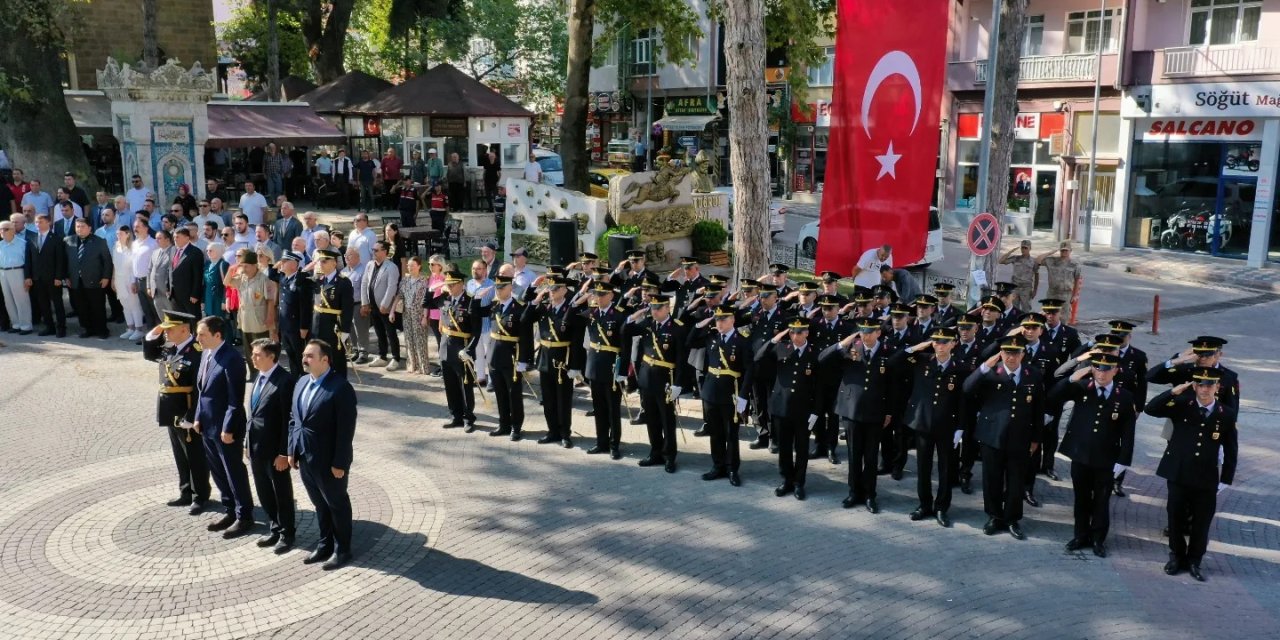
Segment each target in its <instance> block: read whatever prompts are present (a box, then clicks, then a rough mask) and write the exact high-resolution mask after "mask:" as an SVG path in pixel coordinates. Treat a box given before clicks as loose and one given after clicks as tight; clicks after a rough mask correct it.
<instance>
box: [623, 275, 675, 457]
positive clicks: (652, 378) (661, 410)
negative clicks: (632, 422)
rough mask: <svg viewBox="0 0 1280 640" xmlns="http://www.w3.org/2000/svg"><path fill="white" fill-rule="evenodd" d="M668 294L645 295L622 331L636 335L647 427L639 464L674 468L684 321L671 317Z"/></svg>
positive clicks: (639, 374) (637, 377)
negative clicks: (646, 441) (646, 451)
mask: <svg viewBox="0 0 1280 640" xmlns="http://www.w3.org/2000/svg"><path fill="white" fill-rule="evenodd" d="M672 302H673V301H672V298H671V297H670V296H668V295H666V294H662V293H659V294H655V295H653V296H650V297H649V303H648V305H647V307H646V308H644V309H641V310H639V311H636V312H635V313H633V314H632V315H631V317H629V318H628V319H627V325H626V335H627V336H628V337H638V338H639V348H640V351H639V353H640V359H639V361H638V362H636V379H637V381H638V383H639V385H640V404H641V407H642V411H643V412H644V415H645V416H646V418H647V419H646V420H645V426H646V427H648V429H649V455H648V457H646V458H645V459H643V460H641V461H640V466H642V467H655V466H658V465H662V466H663V467H664V468H665V469H666V471H667V473H675V472H676V427H677V424H676V406H675V403H676V399H677V398H679V397H680V391H681V389H680V385H679V384H677V382H678V381H679V380H678V378H677V377H676V370H677V367H679V363H680V362H681V361H682V357H683V355H684V348H685V347H684V341H685V337H686V333H687V332H686V331H685V328H684V323H683V322H681V321H679V320H676V319H674V318H672V317H671V304H672Z"/></svg>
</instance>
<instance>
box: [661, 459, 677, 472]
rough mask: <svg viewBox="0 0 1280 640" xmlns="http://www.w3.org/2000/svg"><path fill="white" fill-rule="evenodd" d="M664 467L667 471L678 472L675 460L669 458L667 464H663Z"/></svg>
mask: <svg viewBox="0 0 1280 640" xmlns="http://www.w3.org/2000/svg"><path fill="white" fill-rule="evenodd" d="M662 468H663V469H664V470H666V472H667V473H675V472H676V461H675V460H668V461H667V464H665V465H663V467H662Z"/></svg>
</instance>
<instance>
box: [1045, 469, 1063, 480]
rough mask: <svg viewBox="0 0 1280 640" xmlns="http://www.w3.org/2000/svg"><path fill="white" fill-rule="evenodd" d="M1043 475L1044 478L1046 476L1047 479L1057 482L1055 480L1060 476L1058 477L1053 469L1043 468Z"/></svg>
mask: <svg viewBox="0 0 1280 640" xmlns="http://www.w3.org/2000/svg"><path fill="white" fill-rule="evenodd" d="M1044 477H1046V478H1048V479H1050V480H1053V481H1054V482H1057V481H1058V480H1059V479H1060V478H1058V474H1056V473H1054V472H1053V469H1045V470H1044Z"/></svg>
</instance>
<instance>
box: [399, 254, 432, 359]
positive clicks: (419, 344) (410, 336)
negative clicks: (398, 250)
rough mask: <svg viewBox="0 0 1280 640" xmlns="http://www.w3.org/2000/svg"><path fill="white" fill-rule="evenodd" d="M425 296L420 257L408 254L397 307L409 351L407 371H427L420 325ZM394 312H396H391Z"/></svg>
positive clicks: (425, 351) (425, 283) (425, 347)
mask: <svg viewBox="0 0 1280 640" xmlns="http://www.w3.org/2000/svg"><path fill="white" fill-rule="evenodd" d="M426 296H427V279H426V278H424V277H422V258H419V257H418V256H410V257H409V259H408V260H407V261H406V263H405V272H404V277H403V278H401V279H400V296H399V297H400V299H399V300H398V302H399V303H400V304H399V305H396V306H397V307H398V308H399V307H402V308H403V311H402V312H401V313H403V314H404V318H403V325H404V338H405V347H406V349H407V350H408V352H409V368H408V369H407V371H408V372H409V373H420V374H426V373H427V369H428V367H427V362H428V360H427V340H428V336H427V328H426V327H424V326H422V324H423V323H422V317H423V314H425V313H426V309H423V308H422V302H423V300H424V299H426ZM392 313H396V312H392Z"/></svg>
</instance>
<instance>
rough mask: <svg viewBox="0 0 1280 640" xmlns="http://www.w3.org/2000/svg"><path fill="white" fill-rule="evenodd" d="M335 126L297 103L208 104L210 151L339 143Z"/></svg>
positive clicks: (341, 136) (344, 138)
mask: <svg viewBox="0 0 1280 640" xmlns="http://www.w3.org/2000/svg"><path fill="white" fill-rule="evenodd" d="M345 141H346V136H345V135H343V133H342V132H341V131H339V130H338V128H337V127H335V126H333V125H332V124H330V123H329V121H328V120H325V119H324V118H321V117H320V116H318V115H316V114H315V112H314V111H312V110H311V107H310V105H308V104H306V103H300V102H286V103H270V102H211V103H209V141H208V142H206V143H205V146H207V147H211V148H230V147H255V146H263V145H266V144H267V143H270V142H274V143H276V144H283V145H289V146H311V145H317V144H342V143H343V142H345Z"/></svg>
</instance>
